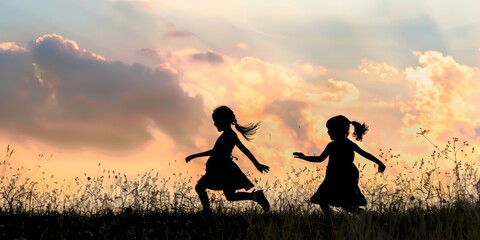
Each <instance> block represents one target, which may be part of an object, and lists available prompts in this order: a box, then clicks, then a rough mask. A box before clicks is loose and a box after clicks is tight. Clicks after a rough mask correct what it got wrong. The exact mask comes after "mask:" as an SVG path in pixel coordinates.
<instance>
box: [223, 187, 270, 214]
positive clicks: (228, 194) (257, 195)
mask: <svg viewBox="0 0 480 240" xmlns="http://www.w3.org/2000/svg"><path fill="white" fill-rule="evenodd" d="M223 193H224V194H225V198H226V199H227V200H228V201H242V200H253V201H255V202H257V203H258V204H260V206H262V209H263V210H264V211H265V212H268V211H270V203H269V202H268V200H267V198H266V197H265V195H264V194H263V191H254V192H252V193H249V192H235V191H234V190H225V191H223Z"/></svg>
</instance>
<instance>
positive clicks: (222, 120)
mask: <svg viewBox="0 0 480 240" xmlns="http://www.w3.org/2000/svg"><path fill="white" fill-rule="evenodd" d="M212 119H213V123H214V125H215V127H217V130H218V131H223V130H225V129H226V128H228V127H229V126H230V125H231V124H233V123H235V122H236V121H237V120H236V118H235V114H234V113H233V111H232V109H230V108H229V107H227V106H220V107H218V108H216V109H215V110H213V114H212Z"/></svg>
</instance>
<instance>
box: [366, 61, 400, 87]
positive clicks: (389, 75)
mask: <svg viewBox="0 0 480 240" xmlns="http://www.w3.org/2000/svg"><path fill="white" fill-rule="evenodd" d="M358 70H360V72H362V73H364V74H371V75H372V76H374V77H376V78H377V79H378V80H382V81H390V82H391V81H399V79H398V78H397V76H398V75H399V73H400V71H399V70H398V69H397V68H396V67H395V66H393V65H390V64H388V63H384V62H383V63H379V62H374V61H371V60H368V59H362V61H361V63H360V66H358Z"/></svg>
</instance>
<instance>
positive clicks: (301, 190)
mask: <svg viewBox="0 0 480 240" xmlns="http://www.w3.org/2000/svg"><path fill="white" fill-rule="evenodd" d="M424 134H425V133H423V134H420V135H421V136H425V135H424ZM426 139H427V140H429V139H428V138H426ZM434 146H435V145H434ZM12 154H13V150H12V149H10V148H7V151H6V154H5V158H4V160H3V162H2V163H1V165H0V170H1V171H2V176H1V180H0V239H480V198H479V192H480V181H479V174H478V159H475V157H474V156H475V152H474V147H473V146H469V144H468V143H466V142H464V143H461V142H459V140H458V139H456V138H453V139H452V140H451V141H449V142H448V143H447V144H446V145H445V147H444V148H438V147H435V151H434V152H433V153H432V155H431V156H430V158H429V159H420V160H418V161H417V162H415V163H414V164H413V165H412V166H409V167H406V166H402V165H398V166H397V164H396V162H397V161H398V159H400V158H401V156H398V155H395V154H393V151H392V150H388V151H381V152H380V157H381V158H382V160H383V161H384V162H386V165H387V166H388V167H390V168H392V169H397V170H398V171H396V172H397V173H396V174H370V173H369V174H363V173H365V172H366V171H367V170H366V169H365V165H359V169H360V171H361V173H362V174H361V183H360V187H361V189H362V191H363V193H364V194H365V196H366V197H367V200H368V202H369V204H368V206H367V207H366V210H365V211H364V212H361V213H357V214H351V213H347V212H344V211H342V210H340V209H335V210H334V214H333V215H331V216H326V215H323V214H322V212H321V210H320V208H319V207H318V206H316V205H313V204H310V203H309V202H308V198H309V197H310V196H311V195H312V194H313V192H314V191H315V189H316V187H318V184H319V183H320V182H321V180H322V179H323V176H322V174H323V170H322V169H320V168H314V169H307V168H303V169H295V168H292V169H290V170H289V171H288V172H287V173H286V175H287V177H286V178H285V179H275V181H271V182H257V183H256V185H259V186H262V187H263V188H264V190H265V192H266V193H267V197H268V198H269V200H270V202H271V204H272V211H271V212H269V213H263V212H262V211H261V208H260V207H259V206H257V205H256V204H255V203H252V202H236V203H231V202H227V201H225V199H224V197H223V196H222V195H221V194H219V193H218V192H209V194H210V198H211V201H212V208H213V211H214V214H213V217H212V218H209V219H206V218H204V217H203V216H202V215H201V214H199V212H200V210H201V208H200V203H199V200H198V197H197V196H196V195H195V194H194V192H193V189H192V188H193V186H194V185H195V181H194V180H192V179H195V178H192V177H188V178H186V177H184V176H182V175H181V174H175V175H174V176H172V177H169V178H161V177H160V176H158V174H156V173H155V172H154V171H153V170H152V171H150V172H147V173H144V174H143V175H139V176H137V177H136V178H133V179H128V178H127V176H126V175H124V174H122V173H118V172H114V171H107V170H101V171H100V170H99V174H98V176H94V177H91V176H86V175H85V176H82V177H78V178H76V179H75V180H74V181H72V182H66V181H57V180H56V179H55V177H54V176H45V174H44V173H42V177H41V178H40V179H39V180H35V181H34V180H32V179H29V178H28V177H27V176H29V175H31V171H37V170H38V169H37V170H36V169H33V170H29V169H23V168H13V167H12V163H11V162H10V159H11V156H12ZM441 159H447V160H448V161H450V162H451V167H450V168H447V169H445V168H444V169H440V168H439V167H438V166H437V165H438V162H439V161H440V160H441ZM100 167H101V166H99V169H100Z"/></svg>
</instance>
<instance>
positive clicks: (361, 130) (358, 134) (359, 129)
mask: <svg viewBox="0 0 480 240" xmlns="http://www.w3.org/2000/svg"><path fill="white" fill-rule="evenodd" d="M350 123H351V124H352V125H353V128H354V131H353V136H354V137H355V139H356V140H357V141H360V142H361V141H362V139H363V135H365V133H367V131H368V126H367V125H365V123H359V122H356V121H352V122H350Z"/></svg>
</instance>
